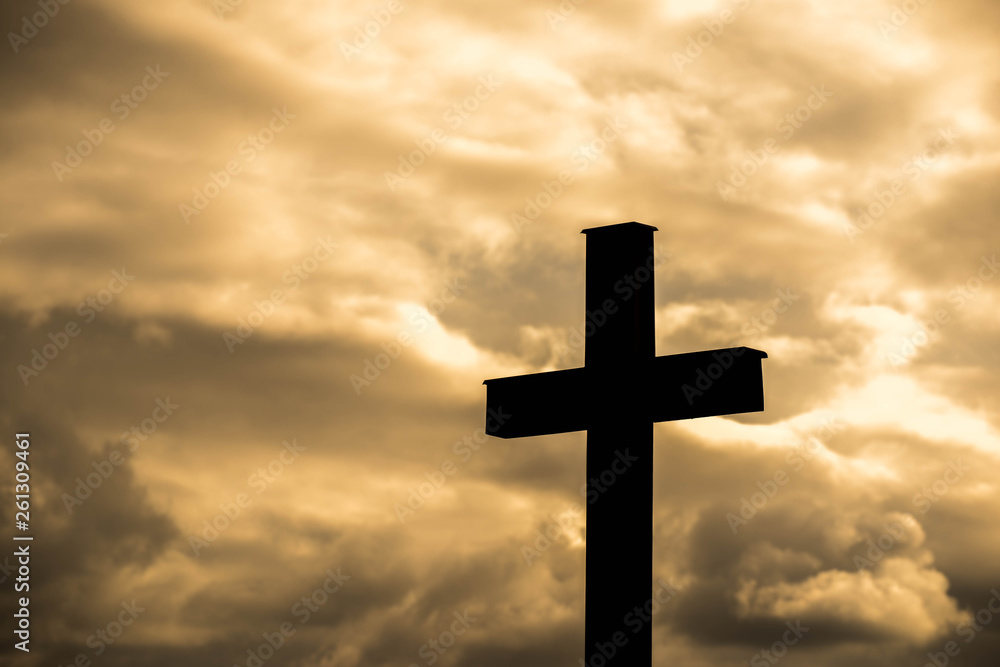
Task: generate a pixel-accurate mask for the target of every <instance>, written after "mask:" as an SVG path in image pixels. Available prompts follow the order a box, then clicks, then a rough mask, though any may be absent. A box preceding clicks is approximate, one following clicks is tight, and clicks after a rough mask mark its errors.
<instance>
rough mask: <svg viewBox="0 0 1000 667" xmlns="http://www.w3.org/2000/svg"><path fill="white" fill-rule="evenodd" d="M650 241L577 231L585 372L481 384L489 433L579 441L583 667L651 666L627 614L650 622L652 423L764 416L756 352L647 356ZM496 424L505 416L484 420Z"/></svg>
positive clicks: (644, 233)
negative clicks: (583, 484)
mask: <svg viewBox="0 0 1000 667" xmlns="http://www.w3.org/2000/svg"><path fill="white" fill-rule="evenodd" d="M655 231H656V228H655V227H650V226H649V225H643V224H640V223H638V222H626V223H622V224H617V225H607V226H604V227H593V228H591V229H585V230H583V233H584V234H586V235H587V280H586V304H585V305H586V312H585V319H584V323H585V324H584V326H585V334H586V346H585V350H584V355H585V361H584V367H583V368H574V369H571V370H562V371H551V372H547V373H532V374H530V375H520V376H516V377H508V378H497V379H493V380H486V381H485V382H484V383H483V384H485V385H486V404H487V415H488V417H487V423H488V427H487V433H489V434H490V435H493V436H496V437H500V438H521V437H527V436H536V435H547V434H552V433H567V432H570V431H583V430H585V431H587V547H586V598H585V604H586V609H585V626H584V627H585V629H584V643H585V660H586V663H585V665H586V667H600V665H603V664H605V663H606V662H610V661H611V660H610V657H609V653H612V652H613V653H614V660H613V662H614V664H615V665H621V666H622V667H638V666H639V665H649V664H650V663H651V661H652V632H651V631H649V630H648V628H649V627H650V623H645V624H643V626H642V628H641V629H637V628H636V626H637V625H638V621H635V620H634V619H635V618H636V617H635V616H634V614H635V613H636V612H639V614H640V616H639V617H640V618H643V617H644V618H647V619H648V616H643V615H648V614H649V613H650V607H651V604H650V600H651V589H652V577H653V574H652V571H653V423H654V422H662V421H673V420H678V419H691V418H693V417H710V416H716V415H727V414H737V413H741V412H760V411H762V410H763V409H764V384H763V378H762V368H761V366H762V362H761V361H760V360H761V359H764V358H766V357H767V353H765V352H761V351H760V350H754V349H752V348H748V347H734V348H725V349H719V350H708V351H705V352H691V353H687V354H673V355H669V356H662V357H657V356H656V341H655V331H654V329H655V324H654V315H655V304H654V300H653V269H654V260H653V232H655ZM497 414H500V415H503V416H504V418H503V419H498V420H494V419H492V418H490V417H489V415H497ZM625 461H628V462H629V463H630V465H629V467H627V468H626V467H625ZM609 471H610V472H611V473H612V474H608V473H609ZM602 479H603V480H604V482H602V481H601V480H602ZM609 480H612V481H611V483H610V484H609V483H608V481H609ZM630 614H633V616H632V618H633V621H632V622H631V623H628V624H627V623H626V618H627V617H628V616H629V615H630ZM649 620H650V621H651V619H649Z"/></svg>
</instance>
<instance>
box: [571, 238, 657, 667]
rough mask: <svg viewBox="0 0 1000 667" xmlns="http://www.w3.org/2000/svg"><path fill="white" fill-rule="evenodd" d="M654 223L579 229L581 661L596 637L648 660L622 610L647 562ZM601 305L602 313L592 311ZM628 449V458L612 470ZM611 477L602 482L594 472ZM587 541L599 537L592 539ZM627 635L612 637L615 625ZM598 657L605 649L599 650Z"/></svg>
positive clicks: (644, 591) (648, 646) (647, 643)
mask: <svg viewBox="0 0 1000 667" xmlns="http://www.w3.org/2000/svg"><path fill="white" fill-rule="evenodd" d="M654 231H656V230H655V228H654V227H648V226H646V225H640V224H637V223H633V224H628V225H613V226H608V227H597V228H593V229H586V230H584V232H583V233H584V234H586V235H587V279H586V290H587V292H586V310H587V312H588V314H589V315H590V316H589V318H588V319H589V320H590V321H592V322H595V323H600V324H595V327H594V329H593V330H592V331H590V332H589V335H588V337H587V345H586V350H585V357H586V360H585V367H586V369H587V379H588V385H589V386H588V391H587V402H588V413H589V417H590V423H589V427H588V430H587V499H588V504H587V538H588V539H587V554H586V611H585V614H586V626H585V631H584V634H585V644H586V657H585V659H586V664H587V665H594V664H600V663H601V660H600V659H599V660H598V661H597V662H592V660H591V659H592V658H594V657H595V655H597V654H599V649H598V648H597V646H598V644H602V645H605V646H606V645H607V644H608V643H609V642H611V646H613V647H614V650H615V651H616V654H615V657H614V661H615V664H620V665H622V666H623V667H625V666H631V665H643V666H645V665H649V664H650V663H651V661H652V632H650V631H649V629H648V628H647V629H644V630H643V632H642V633H641V634H638V635H634V636H633V635H632V633H631V632H630V631H629V629H628V628H626V627H625V626H624V625H623V619H624V618H625V616H626V615H627V614H628V613H629V612H630V611H632V610H633V609H634V608H636V607H639V608H642V607H643V606H644V605H645V603H646V600H647V599H648V597H649V596H648V592H649V591H650V590H651V587H652V585H651V576H652V571H653V421H652V419H651V417H650V410H649V406H648V401H649V396H650V395H651V393H652V392H651V391H650V388H649V371H650V368H651V367H652V362H653V358H654V356H655V353H656V350H655V345H656V341H655V331H654V328H655V327H654V314H655V309H654V299H653V297H654V294H653V283H654V281H653V280H652V269H653V232H654ZM595 313H603V314H604V316H606V317H607V319H606V320H603V318H600V317H594V314H595ZM625 450H628V456H630V457H634V458H635V459H637V460H635V462H634V465H630V466H629V467H628V468H627V473H626V474H624V475H622V474H616V473H615V471H616V470H621V468H622V466H623V463H622V460H621V458H620V455H624V454H625ZM602 475H603V477H604V479H605V480H606V481H607V480H610V479H614V482H613V483H612V484H610V485H606V484H605V482H602V481H601V477H602ZM594 540H600V543H595V542H594ZM617 631H621V632H622V633H623V635H627V636H628V643H627V644H626V645H625V646H617V645H615V644H614V637H613V635H614V632H617ZM602 657H603V656H602Z"/></svg>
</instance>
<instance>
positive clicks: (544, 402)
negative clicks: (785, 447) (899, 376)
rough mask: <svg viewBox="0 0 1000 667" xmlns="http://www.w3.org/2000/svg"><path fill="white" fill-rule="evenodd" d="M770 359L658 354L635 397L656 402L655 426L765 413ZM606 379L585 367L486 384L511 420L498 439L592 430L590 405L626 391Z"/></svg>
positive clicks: (755, 353)
mask: <svg viewBox="0 0 1000 667" xmlns="http://www.w3.org/2000/svg"><path fill="white" fill-rule="evenodd" d="M765 358H767V353H766V352H762V351H760V350H755V349H753V348H749V347H730V348H723V349H719V350H706V351H704V352H688V353H686V354H671V355H667V356H662V357H656V358H654V359H653V360H652V362H651V363H652V366H651V369H650V370H651V372H650V374H649V375H648V378H649V379H648V380H647V382H648V385H649V386H647V387H641V388H638V389H639V392H632V393H642V394H645V395H646V396H647V397H648V400H649V420H650V422H663V421H676V420H679V419H694V418H696V417H715V416H720V415H732V414H740V413H744V412H760V411H762V410H763V409H764V389H763V381H762V368H761V359H765ZM599 377H604V376H601V375H598V374H597V373H595V372H593V371H591V372H589V373H588V369H587V367H584V368H574V369H571V370H564V371H552V372H549V373H532V374H528V375H518V376H515V377H507V378H497V379H493V380H486V381H485V382H484V383H483V384H485V385H486V405H487V408H490V409H493V410H500V409H501V408H502V412H503V413H504V414H507V415H510V417H509V418H507V419H505V420H504V422H503V424H501V425H500V427H499V428H498V429H497V430H496V431H491V432H490V435H493V436H496V437H498V438H523V437H528V436H536V435H550V434H554V433H569V432H572V431H584V430H587V429H588V427H589V425H590V423H591V421H592V420H591V418H590V416H591V415H590V410H589V408H588V400H591V401H592V400H593V399H592V397H593V396H594V394H602V393H603V394H609V393H614V392H619V391H621V388H616V387H613V386H593V385H595V384H599V382H598V381H597V378H599ZM632 389H635V388H632ZM588 397H591V398H588Z"/></svg>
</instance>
